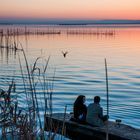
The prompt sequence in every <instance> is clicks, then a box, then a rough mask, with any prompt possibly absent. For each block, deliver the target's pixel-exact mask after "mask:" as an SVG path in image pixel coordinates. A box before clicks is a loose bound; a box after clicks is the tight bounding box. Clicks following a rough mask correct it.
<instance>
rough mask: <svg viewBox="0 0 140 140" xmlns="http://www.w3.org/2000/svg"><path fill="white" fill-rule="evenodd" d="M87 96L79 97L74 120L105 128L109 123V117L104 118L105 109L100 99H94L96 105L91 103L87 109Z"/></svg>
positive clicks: (75, 106) (75, 104)
mask: <svg viewBox="0 0 140 140" xmlns="http://www.w3.org/2000/svg"><path fill="white" fill-rule="evenodd" d="M84 103H85V96H83V95H79V96H78V97H77V99H76V101H75V102H74V107H73V111H74V119H76V121H77V122H79V123H88V124H90V125H93V126H103V125H104V122H105V121H107V119H108V116H107V115H105V116H103V109H102V107H101V106H100V104H99V103H100V97H99V96H95V97H94V103H91V104H89V105H88V107H86V105H85V104H84Z"/></svg>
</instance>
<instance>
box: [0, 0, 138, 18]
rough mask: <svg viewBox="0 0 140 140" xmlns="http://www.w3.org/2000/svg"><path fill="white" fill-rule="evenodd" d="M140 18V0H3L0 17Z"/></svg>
mask: <svg viewBox="0 0 140 140" xmlns="http://www.w3.org/2000/svg"><path fill="white" fill-rule="evenodd" d="M4 18H9V19H10V18H17V19H18V18H23V19H24V18H29V19H87V20H105V19H119V20H120V19H129V20H140V0H0V20H1V19H4Z"/></svg>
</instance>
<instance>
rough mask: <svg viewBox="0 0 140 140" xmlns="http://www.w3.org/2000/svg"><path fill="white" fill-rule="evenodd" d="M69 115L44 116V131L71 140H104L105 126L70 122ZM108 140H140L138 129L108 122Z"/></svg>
mask: <svg viewBox="0 0 140 140" xmlns="http://www.w3.org/2000/svg"><path fill="white" fill-rule="evenodd" d="M71 117H72V115H71V114H64V113H54V114H52V115H51V116H50V115H46V116H45V117H44V118H45V123H44V129H45V130H46V131H47V130H49V131H50V130H51V131H53V132H55V133H59V134H62V135H65V136H66V137H68V138H70V139H73V140H106V132H107V125H104V126H102V127H94V126H90V125H88V124H79V123H77V122H74V121H70V118H71ZM108 137H109V140H140V129H135V128H133V127H131V126H128V125H125V124H119V125H118V124H116V122H111V121H108Z"/></svg>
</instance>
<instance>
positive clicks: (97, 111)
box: [86, 103, 103, 126]
mask: <svg viewBox="0 0 140 140" xmlns="http://www.w3.org/2000/svg"><path fill="white" fill-rule="evenodd" d="M102 112H103V110H102V108H101V107H100V104H96V103H91V104H89V106H88V108H87V116H86V121H87V122H88V123H89V124H91V125H94V126H102V125H103V121H102V120H101V119H100V117H102V116H103V114H102Z"/></svg>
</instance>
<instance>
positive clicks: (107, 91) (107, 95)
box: [105, 59, 109, 140]
mask: <svg viewBox="0 0 140 140" xmlns="http://www.w3.org/2000/svg"><path fill="white" fill-rule="evenodd" d="M105 74H106V97H107V115H108V116H109V90H108V73H107V62H106V59H105ZM106 140H108V122H107V128H106Z"/></svg>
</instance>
